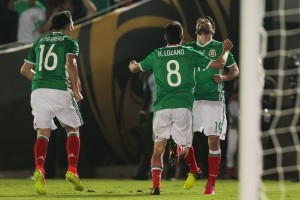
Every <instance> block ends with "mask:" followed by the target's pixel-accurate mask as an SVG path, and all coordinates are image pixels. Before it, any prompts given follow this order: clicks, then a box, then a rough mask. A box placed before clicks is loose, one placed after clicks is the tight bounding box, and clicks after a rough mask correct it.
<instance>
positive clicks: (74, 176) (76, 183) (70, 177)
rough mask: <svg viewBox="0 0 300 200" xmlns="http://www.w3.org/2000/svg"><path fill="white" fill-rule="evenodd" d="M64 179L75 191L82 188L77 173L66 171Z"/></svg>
mask: <svg viewBox="0 0 300 200" xmlns="http://www.w3.org/2000/svg"><path fill="white" fill-rule="evenodd" d="M66 180H67V181H69V182H70V183H72V184H73V186H74V189H75V190H77V191H83V190H84V187H83V185H82V183H81V181H80V179H79V177H78V175H77V174H74V173H73V172H71V171H67V173H66Z"/></svg>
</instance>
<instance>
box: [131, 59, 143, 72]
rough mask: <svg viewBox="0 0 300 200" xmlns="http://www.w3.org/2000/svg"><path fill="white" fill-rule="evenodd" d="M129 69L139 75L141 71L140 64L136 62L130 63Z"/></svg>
mask: <svg viewBox="0 0 300 200" xmlns="http://www.w3.org/2000/svg"><path fill="white" fill-rule="evenodd" d="M129 69H130V71H131V72H132V73H137V72H140V71H141V68H140V64H139V63H137V62H136V61H135V60H132V61H131V62H130V63H129Z"/></svg>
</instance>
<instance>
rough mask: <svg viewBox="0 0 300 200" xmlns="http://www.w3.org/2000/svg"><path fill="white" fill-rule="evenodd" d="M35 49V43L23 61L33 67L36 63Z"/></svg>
mask: <svg viewBox="0 0 300 200" xmlns="http://www.w3.org/2000/svg"><path fill="white" fill-rule="evenodd" d="M35 48H36V43H35V44H34V45H33V46H32V48H31V49H30V51H29V53H28V55H27V57H26V59H25V61H27V62H30V63H32V64H34V65H35V63H36V51H35Z"/></svg>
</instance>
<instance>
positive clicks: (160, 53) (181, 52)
mask: <svg viewBox="0 0 300 200" xmlns="http://www.w3.org/2000/svg"><path fill="white" fill-rule="evenodd" d="M176 55H184V49H166V50H160V51H157V56H158V57H160V56H176Z"/></svg>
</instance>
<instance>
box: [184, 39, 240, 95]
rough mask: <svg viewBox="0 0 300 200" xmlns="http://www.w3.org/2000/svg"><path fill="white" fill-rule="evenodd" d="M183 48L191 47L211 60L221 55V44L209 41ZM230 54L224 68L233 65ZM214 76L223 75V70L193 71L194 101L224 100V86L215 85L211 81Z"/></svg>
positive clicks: (233, 61)
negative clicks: (194, 81)
mask: <svg viewBox="0 0 300 200" xmlns="http://www.w3.org/2000/svg"><path fill="white" fill-rule="evenodd" d="M185 46H189V47H193V48H194V49H195V50H197V51H199V52H201V53H203V54H204V55H206V56H208V57H210V58H211V59H213V60H217V59H218V57H219V56H220V55H221V54H222V51H223V48H222V42H219V41H216V40H211V41H210V42H208V43H207V44H205V45H201V44H199V43H198V42H197V41H194V42H188V43H186V44H185ZM235 64H236V63H235V60H234V58H233V55H232V53H229V56H228V59H227V62H226V64H225V66H226V67H228V68H230V67H232V66H233V65H235ZM215 74H224V69H223V68H222V69H212V68H208V69H205V70H202V69H200V68H198V69H196V70H195V80H196V87H195V92H194V96H195V99H196V100H209V101H223V100H224V84H223V83H219V84H218V83H216V82H215V81H214V79H213V76H214V75H215Z"/></svg>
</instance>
